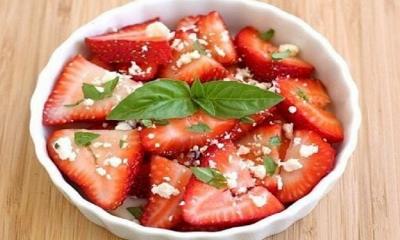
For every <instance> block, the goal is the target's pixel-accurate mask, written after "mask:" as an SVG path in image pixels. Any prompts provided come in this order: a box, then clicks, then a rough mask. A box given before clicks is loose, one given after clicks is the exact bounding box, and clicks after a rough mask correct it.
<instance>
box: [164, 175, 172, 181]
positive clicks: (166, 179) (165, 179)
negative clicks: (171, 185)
mask: <svg viewBox="0 0 400 240" xmlns="http://www.w3.org/2000/svg"><path fill="white" fill-rule="evenodd" d="M163 179H164V181H166V182H169V181H171V178H170V177H168V176H167V177H163Z"/></svg>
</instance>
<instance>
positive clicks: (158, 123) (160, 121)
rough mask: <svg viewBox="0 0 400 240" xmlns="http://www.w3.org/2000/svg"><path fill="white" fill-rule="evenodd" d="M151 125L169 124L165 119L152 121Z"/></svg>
mask: <svg viewBox="0 0 400 240" xmlns="http://www.w3.org/2000/svg"><path fill="white" fill-rule="evenodd" d="M153 123H154V124H155V125H157V126H166V125H168V124H169V121H168V120H167V119H160V120H154V121H153Z"/></svg>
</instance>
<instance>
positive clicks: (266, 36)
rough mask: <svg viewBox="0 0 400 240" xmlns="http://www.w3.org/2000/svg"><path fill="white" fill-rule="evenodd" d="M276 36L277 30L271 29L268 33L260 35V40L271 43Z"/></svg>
mask: <svg viewBox="0 0 400 240" xmlns="http://www.w3.org/2000/svg"><path fill="white" fill-rule="evenodd" d="M274 35H275V30H274V29H272V28H271V29H269V30H268V31H265V32H262V33H260V38H261V39H262V40H264V41H269V40H271V39H272V38H273V37H274Z"/></svg>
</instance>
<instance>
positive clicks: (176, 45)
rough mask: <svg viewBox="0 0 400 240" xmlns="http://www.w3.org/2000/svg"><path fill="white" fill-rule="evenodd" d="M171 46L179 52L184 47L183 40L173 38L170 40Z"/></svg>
mask: <svg viewBox="0 0 400 240" xmlns="http://www.w3.org/2000/svg"><path fill="white" fill-rule="evenodd" d="M171 48H173V49H175V50H176V51H178V52H180V51H182V50H183V49H184V48H185V42H184V41H182V39H179V38H175V39H174V40H173V41H172V44H171Z"/></svg>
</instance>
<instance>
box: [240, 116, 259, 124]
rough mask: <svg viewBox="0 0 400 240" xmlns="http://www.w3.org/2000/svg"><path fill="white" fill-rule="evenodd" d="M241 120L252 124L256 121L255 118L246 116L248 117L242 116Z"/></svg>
mask: <svg viewBox="0 0 400 240" xmlns="http://www.w3.org/2000/svg"><path fill="white" fill-rule="evenodd" d="M240 122H242V123H247V124H252V123H254V122H255V121H254V119H252V118H251V117H249V116H246V117H242V118H241V119H240Z"/></svg>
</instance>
